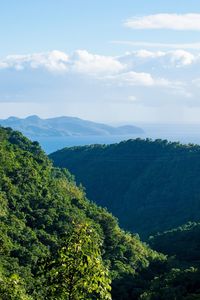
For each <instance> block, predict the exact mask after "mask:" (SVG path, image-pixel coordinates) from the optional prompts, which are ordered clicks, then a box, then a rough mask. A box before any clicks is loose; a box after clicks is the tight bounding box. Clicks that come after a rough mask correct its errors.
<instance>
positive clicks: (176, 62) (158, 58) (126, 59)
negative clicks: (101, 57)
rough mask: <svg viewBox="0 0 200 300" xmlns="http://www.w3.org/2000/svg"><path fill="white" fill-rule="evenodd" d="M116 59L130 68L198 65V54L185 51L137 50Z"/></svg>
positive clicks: (199, 59)
mask: <svg viewBox="0 0 200 300" xmlns="http://www.w3.org/2000/svg"><path fill="white" fill-rule="evenodd" d="M118 59H119V60H120V61H121V62H123V63H124V64H126V65H127V66H129V67H131V68H136V67H137V66H138V65H140V66H143V68H156V69H158V68H159V69H166V68H167V69H169V68H172V69H173V68H181V67H187V66H190V65H192V64H199V62H200V56H199V54H195V55H194V54H192V53H191V52H188V51H185V50H173V51H166V52H164V51H154V52H153V51H147V50H138V51H134V52H127V53H126V54H125V55H123V56H121V57H119V58H118ZM163 72H164V71H163Z"/></svg>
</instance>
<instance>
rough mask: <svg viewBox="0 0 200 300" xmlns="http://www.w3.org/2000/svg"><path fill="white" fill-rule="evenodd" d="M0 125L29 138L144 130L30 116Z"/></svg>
mask: <svg viewBox="0 0 200 300" xmlns="http://www.w3.org/2000/svg"><path fill="white" fill-rule="evenodd" d="M0 125H2V126H4V127H11V128H12V129H15V130H19V131H21V132H22V133H23V134H25V135H26V136H27V137H31V138H33V139H36V138H37V137H65V136H92V135H96V136H106V135H131V134H142V133H143V130H142V129H141V128H139V127H136V126H121V127H112V126H109V125H105V124H101V123H95V122H91V121H86V120H82V119H79V118H74V117H57V118H49V119H41V118H39V117H38V116H29V117H27V118H25V119H20V118H16V117H10V118H8V119H5V120H0Z"/></svg>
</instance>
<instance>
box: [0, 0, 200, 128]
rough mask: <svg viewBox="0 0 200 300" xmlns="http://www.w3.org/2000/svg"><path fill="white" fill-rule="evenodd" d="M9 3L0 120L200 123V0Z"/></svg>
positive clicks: (2, 22) (3, 28)
mask: <svg viewBox="0 0 200 300" xmlns="http://www.w3.org/2000/svg"><path fill="white" fill-rule="evenodd" d="M2 2H3V3H1V18H0V38H1V47H0V117H2V118H3V117H7V116H9V115H18V116H25V115H30V114H38V115H40V116H42V117H48V116H54V115H74V116H79V117H82V118H86V119H91V120H97V121H105V122H125V123H126V122H132V123H134V122H183V123H187V122H190V123H191V122H199V115H200V92H199V88H200V72H199V70H200V68H199V67H200V58H199V56H200V28H199V27H200V3H198V2H199V1H197V0H190V1H188V0H176V1H172V0H168V1H163V0H162V1H161V0H152V1H149V0H140V1H133V0H123V1H121V0H117V1H116V0H115V1H114V0H109V1H108V0H107V1H106V0H101V1H99V0H98V1H97V0H73V1H67V0H59V1H53V0H42V1H41V0H40V1H39V0H34V1H27V0H26V1H25V0H12V1H11V0H7V1H2ZM198 26H199V27H198Z"/></svg>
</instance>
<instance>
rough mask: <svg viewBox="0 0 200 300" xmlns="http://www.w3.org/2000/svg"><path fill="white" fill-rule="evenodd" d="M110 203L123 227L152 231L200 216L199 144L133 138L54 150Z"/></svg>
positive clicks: (96, 197) (60, 162)
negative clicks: (107, 143)
mask: <svg viewBox="0 0 200 300" xmlns="http://www.w3.org/2000/svg"><path fill="white" fill-rule="evenodd" d="M50 158H51V159H52V160H53V161H54V164H55V165H56V166H59V167H67V168H68V169H69V170H70V172H72V173H73V174H74V175H75V176H76V179H77V181H78V182H79V183H80V182H81V183H82V184H83V185H84V186H85V187H86V191H87V196H88V197H89V198H90V199H92V200H93V201H95V202H96V203H97V204H100V205H102V206H104V207H107V208H108V209H109V210H110V211H111V212H112V213H113V214H114V215H116V216H117V217H118V218H119V221H120V224H121V225H122V226H123V228H125V229H128V230H130V231H131V232H138V233H139V234H140V235H141V236H142V237H145V238H147V237H148V236H149V235H151V234H153V235H154V234H156V233H157V232H162V231H165V230H169V229H171V228H175V227H177V226H180V225H182V224H184V223H186V222H188V221H194V222H198V221H199V219H200V176H199V174H200V146H198V145H192V144H189V145H181V144H180V143H175V142H168V141H166V140H156V141H151V140H149V139H147V140H141V139H136V140H128V141H125V142H121V143H119V144H112V145H108V146H107V145H91V146H84V147H73V148H65V149H63V150H60V151H57V152H55V153H53V154H51V155H50Z"/></svg>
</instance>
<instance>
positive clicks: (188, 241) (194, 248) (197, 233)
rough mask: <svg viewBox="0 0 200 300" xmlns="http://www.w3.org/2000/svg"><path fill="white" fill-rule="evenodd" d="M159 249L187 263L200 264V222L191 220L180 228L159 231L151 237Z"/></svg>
mask: <svg viewBox="0 0 200 300" xmlns="http://www.w3.org/2000/svg"><path fill="white" fill-rule="evenodd" d="M149 242H150V245H151V246H152V247H153V248H154V249H156V250H157V251H160V252H163V253H165V254H167V255H169V256H175V257H176V258H177V260H179V261H181V262H182V263H185V264H191V263H193V265H194V266H195V265H199V264H200V223H195V222H189V223H187V224H184V225H182V226H180V227H178V228H175V229H171V230H168V231H164V232H162V233H159V234H157V235H155V236H153V237H150V239H149Z"/></svg>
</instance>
